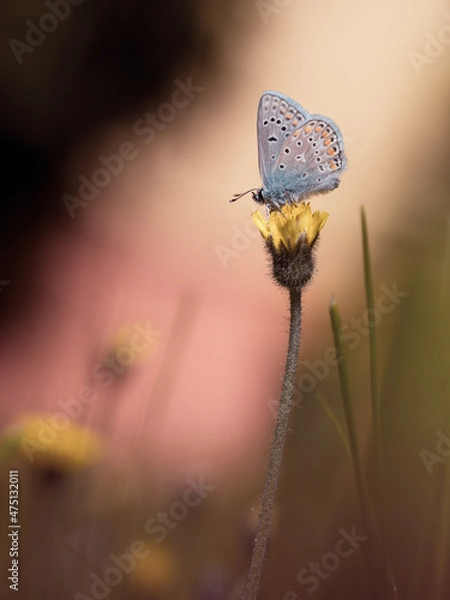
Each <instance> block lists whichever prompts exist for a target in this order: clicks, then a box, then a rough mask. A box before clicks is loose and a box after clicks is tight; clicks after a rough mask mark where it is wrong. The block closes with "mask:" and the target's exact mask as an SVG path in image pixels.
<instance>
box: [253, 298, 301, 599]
mask: <svg viewBox="0 0 450 600" xmlns="http://www.w3.org/2000/svg"><path fill="white" fill-rule="evenodd" d="M289 298H290V323H289V344H288V350H287V359H286V368H285V371H284V378H283V388H282V392H281V399H280V404H279V406H278V415H277V422H276V425H275V432H274V435H273V440H272V446H271V449H270V458H269V464H268V466H267V471H266V480H265V483H264V490H263V493H262V496H261V509H260V513H259V523H258V530H257V533H256V538H255V543H254V545H253V553H252V560H251V563H250V570H249V574H248V580H247V586H246V589H245V591H244V596H243V598H244V600H256V598H257V596H258V590H259V584H260V580H261V573H262V569H263V564H264V557H265V555H266V547H267V538H268V536H269V529H270V520H271V518H272V512H273V507H274V504H275V497H276V493H277V487H278V478H279V474H280V467H281V461H282V459H283V451H284V446H285V441H286V433H287V429H288V424H289V416H290V413H291V406H292V397H293V395H294V386H295V375H296V372H297V365H298V353H299V350H300V332H301V317H302V302H301V292H298V291H294V290H292V289H291V290H289Z"/></svg>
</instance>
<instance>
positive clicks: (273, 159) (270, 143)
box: [257, 91, 309, 189]
mask: <svg viewBox="0 0 450 600" xmlns="http://www.w3.org/2000/svg"><path fill="white" fill-rule="evenodd" d="M308 118H309V113H308V112H307V111H305V109H304V108H302V107H301V106H300V104H298V103H297V102H295V101H294V100H292V99H291V98H289V97H288V96H285V95H284V94H280V93H279V92H272V91H267V92H264V93H263V95H262V96H261V99H260V101H259V105H258V117H257V132H258V162H259V173H260V175H261V179H262V181H263V186H264V188H269V189H270V187H271V178H272V177H273V175H274V174H276V173H277V171H276V164H277V160H278V158H279V156H280V153H281V150H282V148H283V146H284V145H285V143H286V140H287V139H288V138H289V137H290V135H291V134H292V133H293V132H294V131H295V129H297V128H298V127H299V125H301V124H302V123H305V121H306V120H307V119H308Z"/></svg>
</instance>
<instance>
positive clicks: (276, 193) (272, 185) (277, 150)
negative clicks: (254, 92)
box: [230, 91, 347, 210]
mask: <svg viewBox="0 0 450 600" xmlns="http://www.w3.org/2000/svg"><path fill="white" fill-rule="evenodd" d="M257 132H258V162H259V173H260V175H261V179H262V183H263V185H262V188H254V189H252V190H248V191H247V192H244V193H243V194H235V196H234V197H233V198H232V199H231V200H230V202H234V201H236V200H238V199H239V198H241V197H242V196H244V195H245V194H247V193H249V192H252V196H253V199H254V200H255V201H256V202H258V203H259V204H265V205H266V207H267V209H268V210H274V209H277V210H279V209H280V207H281V206H283V205H284V204H288V203H290V202H300V201H301V200H305V199H306V198H308V197H309V196H312V195H313V194H320V193H323V192H330V191H331V190H334V189H335V188H337V187H338V185H339V183H340V179H339V176H340V175H341V173H342V171H343V170H344V169H345V167H346V163H347V159H346V156H345V151H344V140H343V136H342V133H341V131H340V129H339V128H338V126H337V125H336V124H335V123H334V122H333V121H332V120H331V119H329V118H328V117H323V116H322V115H311V114H309V112H308V111H307V110H305V109H304V108H303V107H302V106H301V105H300V104H299V103H298V102H296V101H295V100H292V98H289V97H288V96H285V95H284V94H281V93H280V92H273V91H267V92H264V93H263V95H262V96H261V99H260V101H259V105H258V117H257Z"/></svg>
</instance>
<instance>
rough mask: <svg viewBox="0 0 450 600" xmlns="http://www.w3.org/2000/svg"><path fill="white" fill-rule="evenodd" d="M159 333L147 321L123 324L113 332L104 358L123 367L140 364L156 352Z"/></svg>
mask: <svg viewBox="0 0 450 600" xmlns="http://www.w3.org/2000/svg"><path fill="white" fill-rule="evenodd" d="M160 335H161V332H160V331H158V330H156V329H154V328H153V326H152V325H151V324H150V322H148V321H147V322H144V321H141V322H137V323H134V324H133V325H131V324H123V325H122V326H121V327H119V329H118V330H117V331H116V332H115V335H114V336H113V338H112V340H111V342H110V344H109V349H108V352H107V356H106V358H107V360H110V361H113V362H118V363H119V364H120V365H121V366H122V367H125V368H128V367H133V366H138V365H142V364H144V363H145V362H147V361H148V359H149V358H150V357H152V356H153V355H154V354H156V351H157V349H158V343H159V337H160Z"/></svg>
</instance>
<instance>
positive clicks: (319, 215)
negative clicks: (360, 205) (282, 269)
mask: <svg viewBox="0 0 450 600" xmlns="http://www.w3.org/2000/svg"><path fill="white" fill-rule="evenodd" d="M328 217H329V214H328V213H327V212H324V211H321V210H316V211H314V212H312V210H311V205H310V203H309V202H308V203H304V202H300V203H298V204H297V203H295V204H285V205H284V206H283V207H282V208H281V210H279V211H278V210H273V211H271V212H270V215H269V218H268V220H266V219H265V218H264V217H263V216H262V215H261V213H260V212H258V211H256V212H254V213H253V214H252V218H253V221H254V222H255V225H256V227H257V228H258V229H259V231H260V233H261V234H262V236H263V237H264V238H265V239H266V240H267V241H271V242H272V244H273V246H274V248H275V250H276V251H279V250H280V249H281V246H282V245H283V246H284V247H285V248H286V250H287V251H288V252H290V253H294V252H295V251H296V249H297V247H298V244H299V242H301V241H304V242H306V245H307V246H309V247H311V246H312V245H313V244H314V242H315V241H316V239H317V236H318V235H319V232H320V230H321V229H322V227H323V226H324V225H325V223H326V221H327V219H328Z"/></svg>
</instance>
